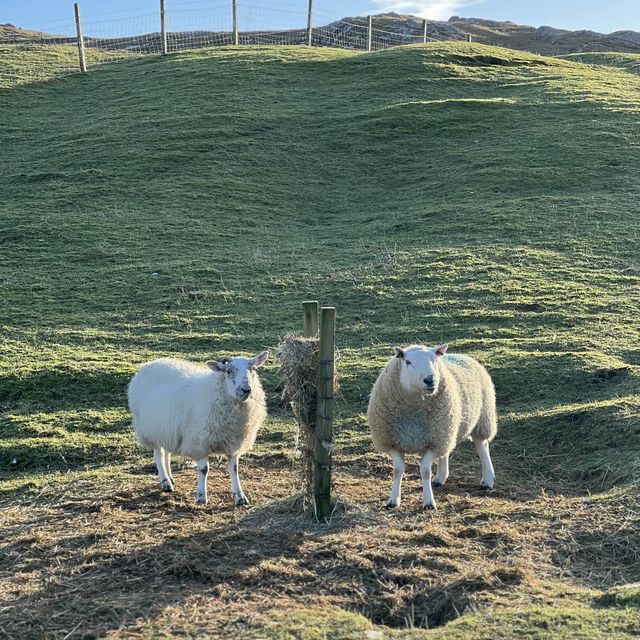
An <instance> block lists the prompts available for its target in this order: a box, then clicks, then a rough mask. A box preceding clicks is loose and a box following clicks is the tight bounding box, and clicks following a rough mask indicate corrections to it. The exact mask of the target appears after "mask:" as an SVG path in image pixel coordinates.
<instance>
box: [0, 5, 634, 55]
mask: <svg viewBox="0 0 640 640" xmlns="http://www.w3.org/2000/svg"><path fill="white" fill-rule="evenodd" d="M366 24H367V17H366V16H352V17H346V18H342V19H341V20H336V21H335V22H332V23H330V24H328V25H324V26H322V27H319V28H318V30H317V31H318V35H317V36H316V38H315V42H316V44H319V45H323V44H330V43H331V42H334V41H335V39H336V37H344V38H345V39H349V38H351V39H352V40H353V39H354V38H355V39H356V41H357V40H358V39H362V38H363V37H364V36H363V27H365V26H366ZM373 27H374V28H375V29H378V30H380V31H386V32H390V34H396V36H413V37H415V38H417V39H419V38H420V36H422V34H423V29H424V21H423V19H422V18H418V17H416V16H413V15H402V14H398V13H381V14H378V15H374V16H373ZM241 30H242V26H241ZM210 33H211V32H210V31H193V32H189V35H190V36H192V37H193V39H194V40H195V42H196V43H197V41H198V38H202V44H203V46H204V44H205V42H206V38H205V36H206V34H210ZM245 33H246V32H245ZM253 33H258V32H253ZM268 33H270V34H272V35H274V36H275V35H278V34H279V35H282V36H285V35H286V36H288V42H291V43H296V42H298V41H299V43H303V42H306V37H305V36H304V31H303V29H294V30H287V31H274V30H268ZM322 34H324V36H323V35H322ZM144 35H145V36H148V40H147V44H146V45H143V46H140V44H139V42H140V34H138V35H135V36H133V35H132V36H131V38H126V37H125V38H122V37H120V38H118V42H119V45H120V46H121V47H122V48H125V49H131V50H134V49H135V50H145V49H146V48H147V47H148V48H149V50H152V48H153V47H155V48H156V49H157V46H158V43H157V42H156V41H157V40H158V38H159V37H160V36H159V34H158V33H153V34H144ZM175 35H176V34H174V36H175ZM427 35H428V37H429V39H430V40H467V39H468V37H469V36H471V39H472V40H473V41H474V42H479V43H481V44H489V45H495V46H500V47H508V48H511V49H522V50H524V51H532V52H534V53H540V54H542V55H562V54H567V53H584V52H602V51H617V52H622V53H640V32H637V31H615V32H613V33H598V32H596V31H588V30H580V31H567V30H566V29H556V28H554V27H549V26H542V27H530V26H525V25H519V24H516V23H514V22H510V21H508V20H507V21H504V22H498V21H495V20H484V19H481V18H461V17H459V16H452V17H451V18H449V20H447V21H437V20H428V21H427ZM86 36H87V38H88V39H92V40H94V41H95V42H96V43H98V42H99V41H105V42H106V41H109V38H101V39H96V38H91V33H87V34H86ZM170 37H171V35H170ZM248 39H249V40H248V41H249V42H251V38H250V34H248ZM129 40H130V42H129ZM74 41H75V39H74V38H73V37H71V36H57V35H53V34H50V33H45V32H41V31H34V30H28V29H22V28H20V27H16V26H14V25H12V24H0V43H28V42H31V43H34V42H35V43H42V44H64V43H71V42H74ZM257 42H259V40H258V41H257ZM363 42H364V40H363ZM398 43H400V38H398ZM390 44H395V42H390Z"/></svg>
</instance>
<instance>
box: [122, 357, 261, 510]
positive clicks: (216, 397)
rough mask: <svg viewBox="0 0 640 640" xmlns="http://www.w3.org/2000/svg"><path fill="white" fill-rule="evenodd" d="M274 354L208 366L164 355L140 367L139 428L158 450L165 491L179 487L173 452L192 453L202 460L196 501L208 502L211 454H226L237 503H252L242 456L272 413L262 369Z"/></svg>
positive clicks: (134, 407)
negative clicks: (243, 476) (240, 474)
mask: <svg viewBox="0 0 640 640" xmlns="http://www.w3.org/2000/svg"><path fill="white" fill-rule="evenodd" d="M268 355H269V354H268V352H267V351H263V352H262V353H260V354H258V355H257V356H254V357H253V358H242V357H238V358H222V359H221V361H220V362H217V361H209V362H207V367H208V368H204V367H201V366H198V365H195V364H193V363H191V362H186V361H185V360H175V359H172V358H161V359H160V360H154V361H153V362H147V363H146V364H143V365H142V366H141V367H140V368H139V369H138V371H137V372H136V374H135V375H134V376H133V378H132V380H131V382H130V383H129V389H128V395H129V408H130V409H131V413H132V415H133V428H134V430H135V434H136V437H137V439H138V441H139V442H140V444H142V446H144V447H147V448H149V449H153V457H154V460H155V463H156V466H157V467H158V476H159V478H160V487H161V489H162V490H163V491H173V488H174V481H173V476H172V474H171V454H179V455H183V456H188V457H190V458H193V459H194V460H195V461H196V463H197V465H198V471H199V474H198V489H197V491H196V502H197V503H199V504H206V502H207V474H208V473H209V454H210V453H223V454H226V455H227V456H228V469H229V476H230V477H231V491H232V494H233V498H234V500H235V503H236V505H243V504H244V505H246V504H249V501H248V500H247V497H246V496H245V494H244V492H243V491H242V487H241V485H240V478H239V477H238V459H239V457H240V455H241V454H242V453H244V452H245V451H248V450H249V449H251V447H253V444H254V442H255V439H256V434H257V432H258V429H259V428H260V426H261V425H262V423H263V422H264V419H265V417H266V415H267V409H266V402H265V395H264V391H263V389H262V385H261V384H260V380H259V379H258V374H257V372H256V369H257V368H258V367H259V366H261V365H262V364H264V362H265V360H266V359H267V356H268Z"/></svg>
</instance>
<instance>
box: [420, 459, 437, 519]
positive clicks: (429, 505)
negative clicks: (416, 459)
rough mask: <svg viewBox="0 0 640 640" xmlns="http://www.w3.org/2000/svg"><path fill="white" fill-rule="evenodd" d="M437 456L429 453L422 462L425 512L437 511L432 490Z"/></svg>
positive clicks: (421, 471)
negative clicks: (432, 473) (432, 477)
mask: <svg viewBox="0 0 640 640" xmlns="http://www.w3.org/2000/svg"><path fill="white" fill-rule="evenodd" d="M435 458H436V456H435V454H434V453H433V451H427V452H426V453H425V454H424V455H423V456H422V460H420V476H421V478H422V496H423V504H424V509H425V511H426V510H427V509H435V508H436V501H435V498H434V497H433V489H432V488H431V467H432V466H433V461H434V460H435Z"/></svg>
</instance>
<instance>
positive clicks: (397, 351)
mask: <svg viewBox="0 0 640 640" xmlns="http://www.w3.org/2000/svg"><path fill="white" fill-rule="evenodd" d="M393 350H394V352H395V354H396V358H404V349H401V348H400V347H393Z"/></svg>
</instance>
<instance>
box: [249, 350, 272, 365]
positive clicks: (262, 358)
mask: <svg viewBox="0 0 640 640" xmlns="http://www.w3.org/2000/svg"><path fill="white" fill-rule="evenodd" d="M268 357H269V352H268V351H263V352H262V353H259V354H258V355H257V356H253V358H251V360H249V362H250V363H251V368H252V369H257V368H258V367H261V366H262V365H263V364H264V363H265V362H266V361H267V358H268Z"/></svg>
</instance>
